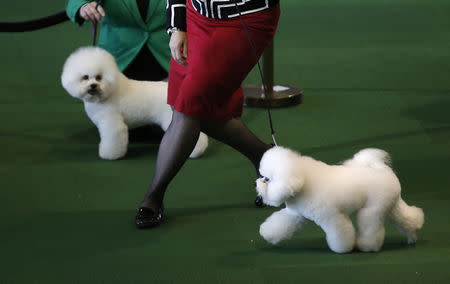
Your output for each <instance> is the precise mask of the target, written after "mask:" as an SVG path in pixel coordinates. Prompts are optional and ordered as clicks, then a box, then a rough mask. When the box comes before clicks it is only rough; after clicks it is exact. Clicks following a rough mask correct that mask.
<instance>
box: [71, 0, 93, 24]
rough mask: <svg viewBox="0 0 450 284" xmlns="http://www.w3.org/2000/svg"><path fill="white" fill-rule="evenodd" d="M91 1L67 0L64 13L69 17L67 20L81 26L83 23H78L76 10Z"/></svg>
mask: <svg viewBox="0 0 450 284" xmlns="http://www.w3.org/2000/svg"><path fill="white" fill-rule="evenodd" d="M89 2H92V1H89V0H67V3H66V13H67V16H68V17H69V19H70V20H71V21H72V22H74V23H77V24H79V25H82V24H83V23H84V21H82V20H81V21H80V20H79V18H78V17H77V15H78V10H80V8H81V6H83V5H84V4H86V3H89Z"/></svg>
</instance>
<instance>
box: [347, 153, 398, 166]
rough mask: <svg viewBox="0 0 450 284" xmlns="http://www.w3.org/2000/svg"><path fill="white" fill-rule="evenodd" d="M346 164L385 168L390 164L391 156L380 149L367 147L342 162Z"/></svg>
mask: <svg viewBox="0 0 450 284" xmlns="http://www.w3.org/2000/svg"><path fill="white" fill-rule="evenodd" d="M343 164H344V165H347V166H362V167H371V168H374V169H387V168H390V165H391V157H390V156H389V154H388V153H387V152H386V151H384V150H381V149H376V148H367V149H363V150H361V151H359V152H358V153H356V154H355V155H354V156H353V158H352V159H350V160H347V161H345V162H344V163H343Z"/></svg>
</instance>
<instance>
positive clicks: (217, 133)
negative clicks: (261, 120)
mask: <svg viewBox="0 0 450 284" xmlns="http://www.w3.org/2000/svg"><path fill="white" fill-rule="evenodd" d="M200 131H203V132H204V133H205V134H206V135H208V136H209V137H212V138H214V139H216V140H219V141H221V142H223V143H225V144H227V145H229V146H231V147H233V148H234V149H236V150H237V151H239V152H240V153H242V154H243V155H245V156H246V157H247V158H248V159H249V160H250V161H251V162H252V163H253V165H254V167H255V170H256V173H258V167H259V162H260V160H261V157H262V155H263V154H264V152H265V151H266V150H268V149H269V148H270V147H271V146H270V145H269V144H266V143H264V142H262V141H261V140H259V138H258V137H256V136H255V135H254V134H253V133H252V132H251V131H250V130H249V129H248V128H247V127H246V126H245V124H244V123H243V122H242V121H241V120H240V119H237V118H234V119H231V120H228V121H225V122H215V121H203V120H197V119H194V118H191V117H189V116H186V115H184V114H182V113H180V112H178V111H176V110H174V112H173V117H172V122H171V124H170V126H169V128H168V129H167V131H166V133H165V134H164V137H163V138H162V140H161V145H160V146H159V150H158V157H157V159H156V169H155V173H154V176H153V180H152V183H151V185H150V187H149V189H148V191H147V193H146V194H145V197H144V200H143V201H142V203H141V206H142V207H149V208H153V209H156V208H159V207H160V206H161V204H162V202H163V198H164V194H165V191H166V189H167V186H168V185H169V183H170V181H171V180H172V179H173V178H174V177H175V175H176V174H177V173H178V171H179V170H180V169H181V167H182V166H183V164H184V163H185V162H186V160H187V159H188V157H189V155H190V154H191V152H192V150H193V149H194V147H195V144H196V143H197V139H198V137H199V134H200Z"/></svg>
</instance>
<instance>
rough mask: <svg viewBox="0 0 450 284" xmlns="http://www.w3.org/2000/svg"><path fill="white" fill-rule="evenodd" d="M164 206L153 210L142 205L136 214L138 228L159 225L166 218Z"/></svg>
mask: <svg viewBox="0 0 450 284" xmlns="http://www.w3.org/2000/svg"><path fill="white" fill-rule="evenodd" d="M163 214H164V206H161V207H160V208H158V209H156V210H153V209H151V208H148V207H141V208H139V209H138V212H137V214H136V227H137V228H138V229H145V228H153V227H156V226H159V225H160V224H161V222H162V220H163V219H164V218H163V217H164V215H163Z"/></svg>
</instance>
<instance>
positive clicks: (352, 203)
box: [256, 147, 424, 253]
mask: <svg viewBox="0 0 450 284" xmlns="http://www.w3.org/2000/svg"><path fill="white" fill-rule="evenodd" d="M388 163H389V155H388V154H387V153H386V152H385V151H383V150H379V149H364V150H361V151H360V152H358V153H356V154H355V155H354V156H353V158H352V159H350V160H347V161H345V162H344V163H343V164H342V165H328V164H325V163H323V162H320V161H317V160H314V159H313V158H311V157H307V156H302V155H300V154H299V153H297V152H294V151H292V150H290V149H287V148H283V147H274V148H271V149H269V150H268V151H267V152H266V153H264V155H263V158H262V160H261V164H260V169H259V171H260V174H261V176H262V177H261V178H259V179H257V181H256V189H257V192H258V194H259V195H261V196H262V198H263V201H264V203H266V204H268V205H271V206H280V205H281V204H283V203H285V204H286V208H284V209H282V210H280V211H277V212H275V213H273V214H272V215H271V216H270V217H269V218H267V220H266V221H265V222H264V223H263V224H261V227H260V231H259V232H260V234H261V236H262V237H263V238H264V239H265V240H267V241H268V242H270V243H272V244H276V243H278V242H280V241H282V240H286V239H289V238H291V237H292V236H293V235H294V233H296V232H298V231H299V230H300V229H301V228H302V225H303V223H304V221H305V219H309V220H312V221H314V222H315V223H316V224H317V225H319V226H320V227H321V228H322V229H323V230H324V231H325V233H326V239H327V242H328V246H329V247H330V249H331V250H333V251H334V252H337V253H346V252H350V251H352V250H353V248H354V246H356V247H357V248H358V249H359V250H361V251H365V252H369V251H379V250H380V249H381V246H382V245H383V242H384V234H385V230H384V221H385V219H387V220H389V221H391V222H392V223H393V224H394V225H395V226H396V227H397V228H398V229H399V230H400V231H401V232H402V233H404V234H405V235H406V236H407V237H408V243H414V242H415V241H416V240H417V236H416V231H417V230H419V229H420V228H421V227H422V225H423V223H424V214H423V211H422V209H420V208H418V207H415V206H408V205H407V204H406V203H405V201H403V199H402V198H401V196H400V182H399V180H398V179H397V177H396V175H395V174H394V172H393V171H392V169H391V168H390V167H389V165H388ZM354 211H358V213H357V225H358V232H355V229H354V227H353V224H352V221H351V220H350V218H349V215H350V214H351V213H352V212H354Z"/></svg>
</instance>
